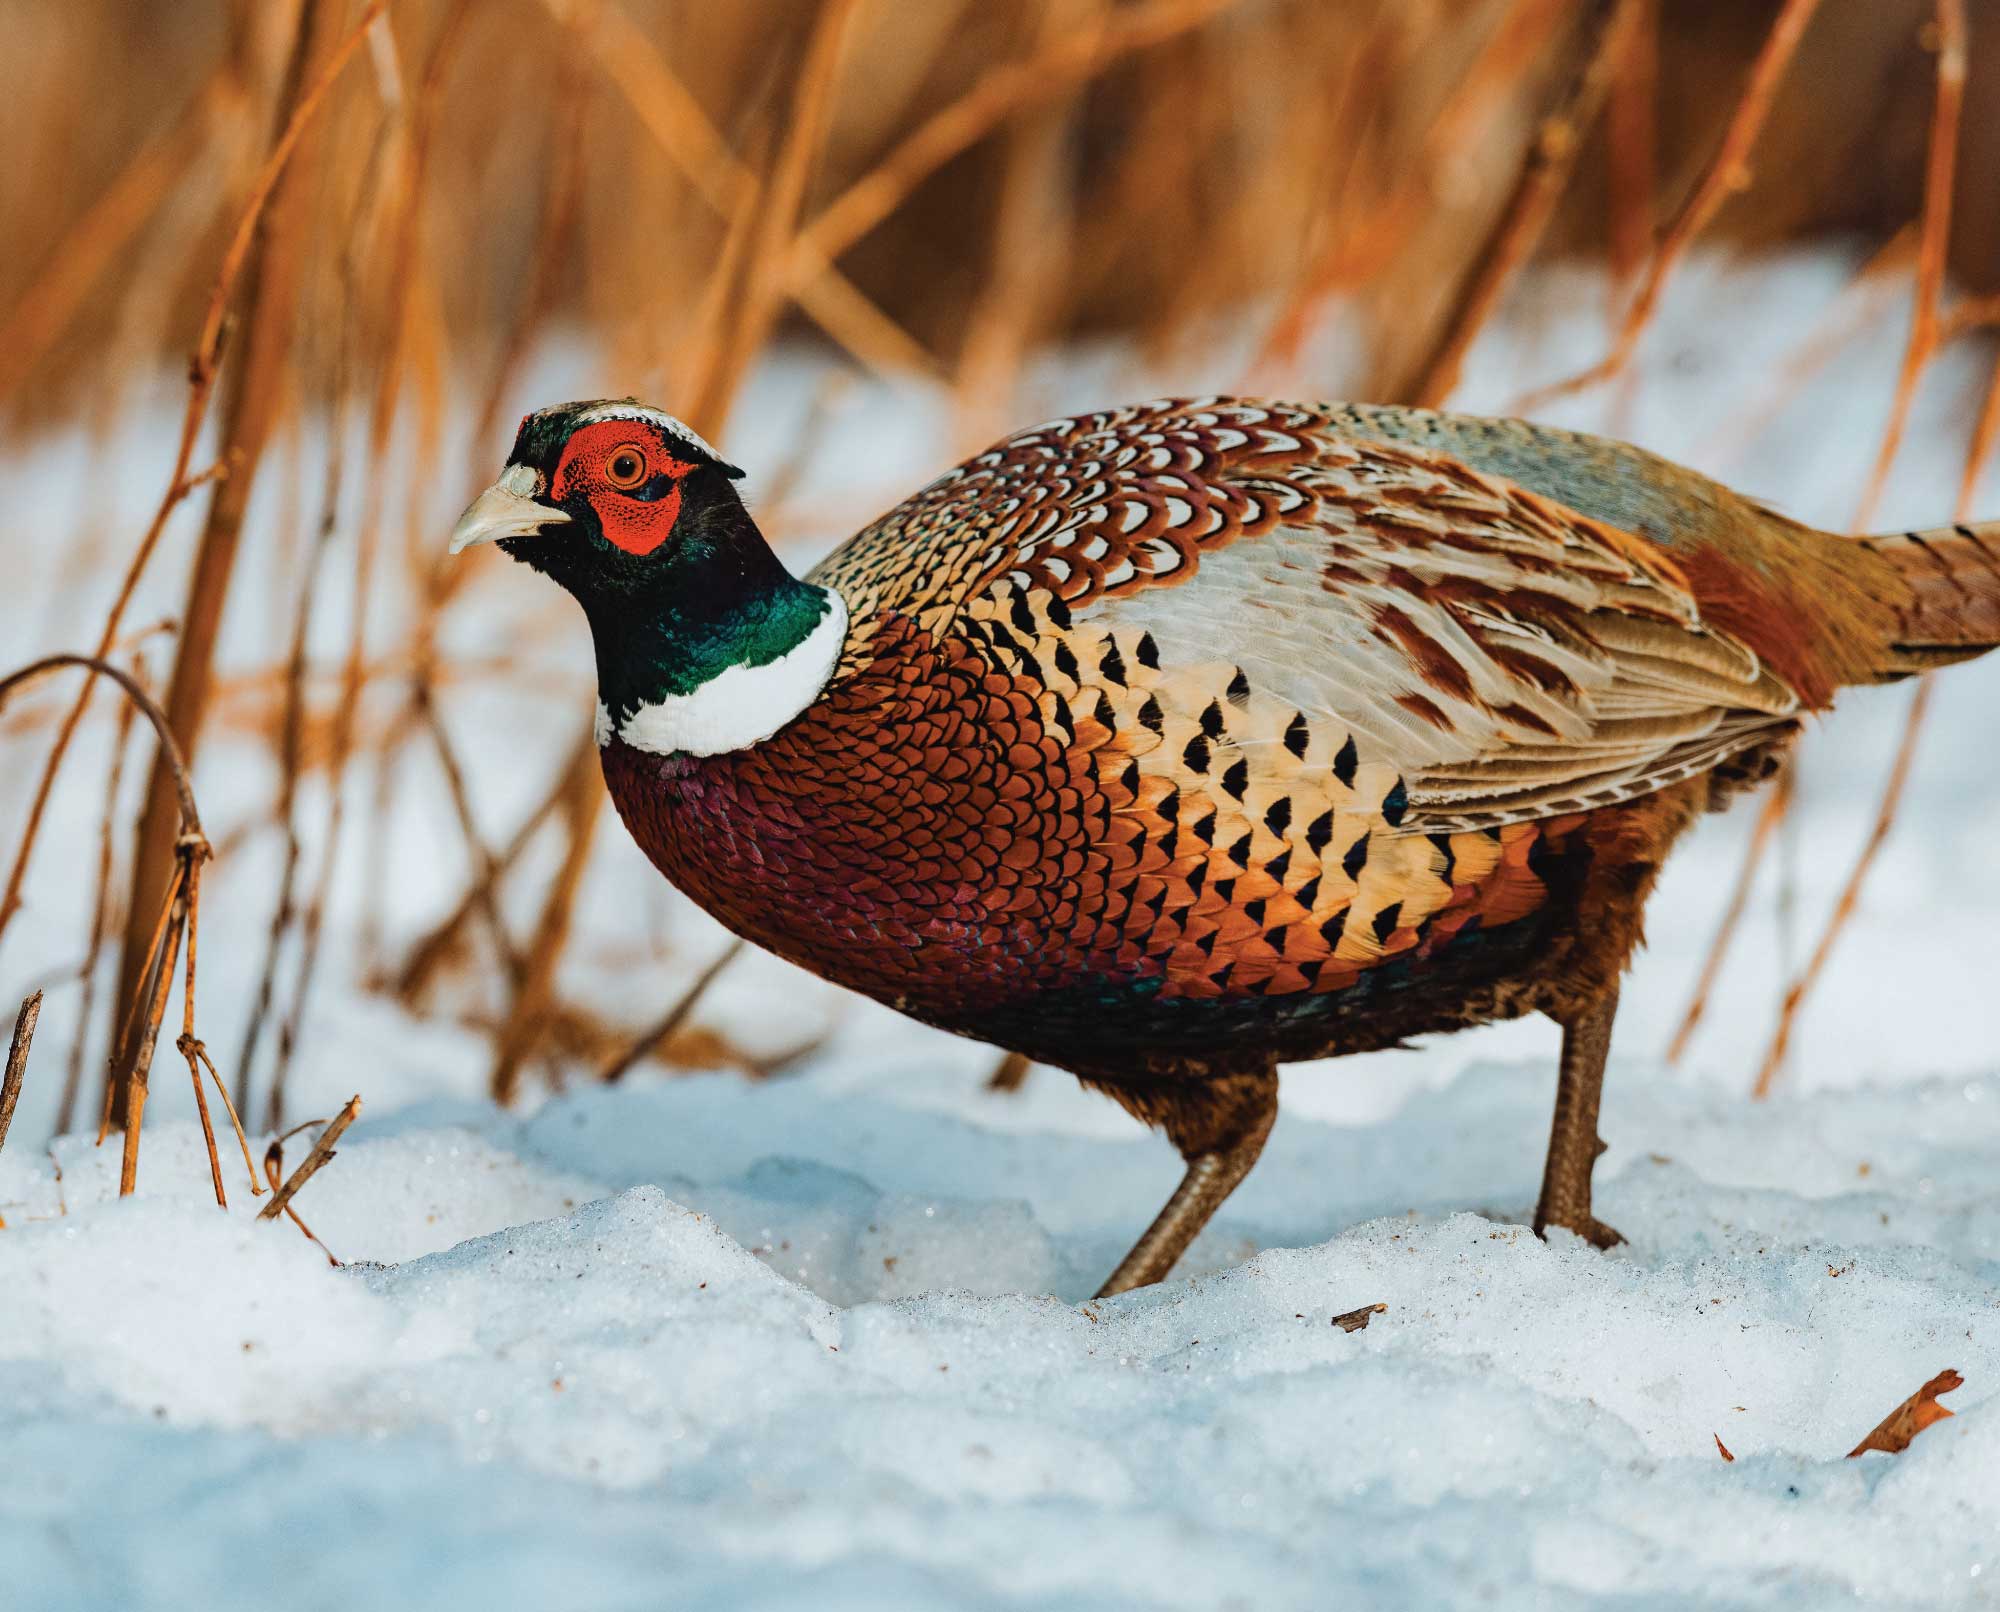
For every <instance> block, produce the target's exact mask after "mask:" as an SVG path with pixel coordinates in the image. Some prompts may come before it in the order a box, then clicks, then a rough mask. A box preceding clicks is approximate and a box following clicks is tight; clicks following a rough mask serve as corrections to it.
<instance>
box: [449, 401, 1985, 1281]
mask: <svg viewBox="0 0 2000 1612" xmlns="http://www.w3.org/2000/svg"><path fill="white" fill-rule="evenodd" d="M741 476H742V472H741V471H739V470H737V469H735V468H734V467H732V466H731V465H729V464H726V463H724V462H723V460H722V459H721V458H720V457H719V456H718V455H717V453H716V452H715V450H714V449H713V448H711V447H710V446H709V445H708V444H707V443H706V442H704V441H703V440H702V439H701V438H700V437H699V436H698V435H696V434H695V433H694V432H693V431H692V430H690V429H689V428H688V427H687V426H685V425H683V424H682V423H680V422H679V421H677V420H675V419H674V418H673V417H672V416H670V415H668V414H665V413H662V412H660V411H658V410H656V409H651V408H646V407H642V406H640V405H638V404H636V403H634V402H631V401H629V400H627V401H620V402H593V403H570V404H564V405H561V406H559V407H555V408H549V409H544V410H542V411H540V412H539V413H535V414H531V415H529V416H528V417H527V418H526V419H525V420H523V421H522V423H521V428H520V431H519V434H518V436H517V437H516V439H515V442H514V447H513V451H512V453H511V455H510V457H509V462H508V465H507V468H506V471H505V473H504V474H503V475H502V476H501V477H500V479H499V481H498V482H497V483H495V485H494V486H492V487H491V488H489V489H488V490H487V491H486V492H484V493H482V494H481V495H480V496H479V497H478V498H477V499H476V500H475V501H474V502H473V504H472V505H471V506H470V508H468V509H467V510H466V512H465V515H464V516H463V518H462V519H461V520H460V522H459V525H458V528H457V530H456V532H455V534H454V536H453V539H452V548H453V551H454V552H457V551H458V550H460V549H462V548H464V547H465V546H466V545H467V544H470V543H476V542H480V541H483V540H487V539H495V540H497V541H498V543H499V545H500V547H501V548H503V549H504V550H506V551H507V552H508V553H509V554H511V555H512V556H513V557H514V558H516V559H519V560H523V561H526V562H527V563H528V564H529V565H531V566H532V567H534V568H535V569H536V570H538V571H542V572H544V573H546V574H547V575H548V576H550V577H552V578H554V579H555V580H556V581H557V582H558V583H560V584H561V585H562V586H563V587H565V588H567V589H568V590H569V591H570V592H571V593H572V594H573V595H574V596H575V597H576V599H577V601H578V602H579V603H580V604H581V605H582V606H583V611H584V614H585V616H586V617H587V618H588V620H589V623H590V627H591V632H592V636H593V639H594V642H595V649H596V659H597V679H598V705H597V739H598V743H599V746H600V753H601V758H602V762H603V769H604V777H605V781H606V783H607V785H608V786H609V789H610V793H611V797H612V799H613V801H614V802H615V803H616V804H617V807H618V811H619V813H620V815H621V816H622V817H623V819H624V821H625V823H626V825H627V827H628V828H629V829H630V831H631V833H632V836H633V838H634V839H636V840H637V841H638V843H639V845H640V846H641V847H643V848H644V850H645V852H646V853H647V855H648V856H649V857H650V858H651V859H652V860H653V862H654V863H655V864H657V866H658V867H659V868H660V870H661V871H662V872H663V873H664V874H665V875H666V876H667V877H668V878H669V879H670V880H672V881H673V882H674V883H675V884H676V885H678V886H679V887H680V888H681V889H682V890H684V891H685V892H686V893H687V894H688V895H690V896H691V897H692V898H693V899H694V900H695V901H696V902H698V903H699V904H700V905H702V906H703V907H705V908H706V909H707V910H708V911H709V912H711V913H712V914H714V915H715V917H717V918H718V919H720V920H721V922H722V923H724V924H725V925H727V926H728V927H729V928H730V929H732V930H734V931H735V932H736V933H737V934H739V935H743V936H746V937H748V938H749V939H751V940H753V941H755V942H757V943H758V944H760V945H762V946H765V947H767V948H769V949H770V950H772V951H774V952H776V953H777V954H778V955H780V956H782V957H785V958H788V959H789V960H791V961H792V962H794V963H796V964H799V965H800V966H802V967H805V968H807V969H810V970H812V971H814V972H815V973H817V974H820V975H823V976H825V977H826V978H828V979H831V980H834V981H836V982H838V983H840V984H842V985H844V986H847V987H850V988H852V989H854V990H857V991H861V992H863V993H865V994H867V995H869V996H871V997H874V998H875V999H877V1000H878V1001H881V1002H885V1003H887V1004H888V1005H890V1006H891V1007H894V1008H896V1009H898V1010H899V1011H901V1012H903V1013H905V1014H908V1015H910V1016H911V1017H913V1018H916V1019H919V1020H921V1021H923V1022H925V1023H928V1024H932V1025H936V1026H939V1027H942V1028H944V1029H946V1030H951V1031H955V1032H958V1033H960V1034H963V1035H967V1036H972V1037H976V1038H978V1039H980V1040H983V1041H986V1042H989V1043H992V1044H994V1045H996V1046H999V1047H1003V1048H1007V1049H1010V1050H1013V1051H1016V1052H1018V1053H1021V1054H1023V1055H1025V1056H1026V1057H1028V1058H1032V1059H1035V1060H1037V1061H1040V1062H1045V1063H1049V1064H1053V1065H1057V1066H1059V1067H1061V1068H1064V1069H1067V1070H1069V1071H1071V1072H1072V1073H1074V1074H1075V1075H1076V1076H1078V1077H1079V1078H1080V1079H1081V1080H1082V1081H1083V1082H1084V1084H1085V1085H1086V1086H1089V1087H1092V1088H1095V1089H1097V1090H1099V1091H1102V1092H1104V1093H1105V1094H1107V1095H1108V1096H1110V1097H1111V1098H1113V1099H1114V1100H1116V1101H1117V1102H1118V1103H1120V1104H1122V1105H1123V1106H1124V1107H1125V1108H1126V1109H1127V1110H1129V1111H1130V1112H1131V1113H1132V1114H1134V1115H1136V1116H1137V1117H1138V1118H1139V1119H1141V1120H1142V1121H1145V1122H1146V1123H1148V1124H1150V1125H1153V1126H1156V1127H1160V1128H1163V1129H1164V1131H1165V1133H1166V1135H1167V1137H1168V1139H1169V1140H1170V1141H1171V1142H1172V1143H1173V1144H1174V1145H1175V1146H1176V1147H1177V1148H1179V1150H1180V1152H1181V1154H1182V1156H1183V1158H1184V1160H1185V1162H1186V1173H1185V1176H1184V1178H1183V1180H1182V1182H1181V1184H1180V1186H1179V1188H1178V1189H1177V1190H1176V1191H1175V1192H1174V1194H1173V1196H1172V1198H1171V1199H1170V1200H1169V1201H1168V1203H1167V1204H1166V1206H1165V1207H1164V1208H1163V1209H1162V1210H1161V1211H1160V1213H1159V1215H1158V1217H1157V1218H1156V1219H1155V1220H1154V1221H1153V1223H1152V1225H1151V1226H1150V1228H1149V1229H1148V1230H1147V1231H1146V1232H1145V1233H1144V1235H1143V1236H1141V1237H1140V1239H1139V1241H1138V1243H1137V1244H1136V1245H1135V1246H1134V1248H1133V1249H1132V1251H1131V1253H1130V1254H1129V1255H1128V1256H1127V1257H1126V1258H1125V1260H1124V1261H1123V1262H1122V1263H1121V1264H1120V1265H1119V1266H1118V1268H1117V1270H1116V1271H1115V1272H1114V1273H1113V1274H1112V1275H1111V1277H1110V1279H1109V1280H1108V1281H1107V1282H1106V1283H1105V1284H1104V1288H1103V1293H1105V1294H1110V1293H1116V1292H1121V1291H1124V1290H1126V1289H1128V1288H1132V1287H1137V1286H1141V1285H1144V1284H1147V1283H1151V1282H1156V1281H1158V1280H1160V1279H1161V1278H1163V1277H1164V1276H1165V1275H1166V1274H1167V1273H1168V1272H1169V1271H1170V1270H1171V1269H1172V1267H1173V1265H1174V1264H1175V1262H1176V1261H1177V1260H1178V1259H1179V1257H1180V1255H1181V1253H1182V1251H1183V1250H1184V1249H1185V1248H1186V1247H1187V1245H1188V1244H1189V1242H1190V1241H1192V1239H1193V1238H1194V1236H1195V1235H1196V1234H1197V1233H1198V1232H1199V1231H1200V1229H1201V1227H1202V1226H1203V1225H1204V1224H1205V1223H1206V1222H1207V1220H1208V1219H1209V1217H1210V1216H1211V1215H1212V1214H1213V1213H1214V1212H1215V1210H1216V1208H1217V1207H1218V1205H1220V1204H1221V1203H1222V1201H1223V1200H1224V1199H1225V1198H1226V1197H1227V1196H1228V1194H1229V1193H1230V1192H1231V1190H1233V1189H1234V1187H1235V1186H1236V1185H1237V1183H1238V1182H1240V1181H1241V1180H1242V1179H1243V1177H1244V1176H1245V1174H1246V1173H1247V1172H1248V1171H1249V1170H1250V1168H1251V1166H1252V1165H1253V1164H1254V1162H1255V1161H1256V1159H1257V1156H1258V1153H1259V1151H1260V1150H1261V1149H1262V1147H1263V1144H1264V1140H1265V1137H1266V1135H1267V1134H1268V1133H1269V1131H1270V1128H1271V1123H1272V1120H1273V1118H1274V1117H1275V1113H1276V1107H1277V1073H1276V1070H1277V1066H1278V1065H1279V1064H1281V1063H1285V1062H1292V1061H1297V1060H1302V1059H1310V1058H1321V1057H1326V1056H1329V1055H1333V1054H1339V1053H1348V1052H1358V1051H1365V1050H1369V1049H1373V1048H1380V1047H1386V1046H1393V1045H1396V1044H1398V1043H1400V1042H1402V1041H1404V1040H1405V1039H1406V1038H1408V1037H1410V1036H1413V1035H1419V1034H1424V1033H1429V1032H1435V1031H1443V1030H1451V1029H1455V1028H1459V1027H1463V1026H1468V1025H1473V1024H1479V1023H1483V1022H1486V1021H1490V1020H1495V1019H1505V1018H1512V1017H1515V1016H1518V1015H1522V1014H1527V1013H1531V1012H1541V1013H1545V1014H1547V1015H1549V1016H1550V1017H1552V1018H1553V1019H1554V1020H1555V1021H1556V1022H1557V1023H1558V1024H1559V1025H1560V1026H1561V1028H1562V1032H1563V1037H1562V1052H1561V1058H1560V1064H1559V1071H1558V1082H1557V1093H1556V1103H1555V1116H1554V1122H1553V1125H1552V1129H1551V1136H1550V1142H1549V1150H1548V1156H1547V1163H1546V1167H1545V1171H1544V1177H1543V1185H1542V1191H1541V1196H1540V1200H1539V1202H1538V1204H1537V1207H1536V1211H1535V1217H1534V1225H1535V1229H1536V1230H1537V1231H1538V1232H1545V1231H1546V1230H1547V1229H1548V1228H1549V1227H1552V1226H1553V1227H1563V1228H1566V1229H1568V1230H1569V1231H1571V1232H1574V1233H1576V1234H1578V1235H1580V1236H1582V1237H1584V1238H1586V1239H1588V1240H1589V1241H1591V1242H1592V1243H1595V1244H1597V1245H1598V1246H1600V1247H1609V1246H1611V1245H1613V1244H1614V1243H1616V1242H1618V1241H1620V1240H1621V1239H1620V1238H1619V1236H1618V1234H1617V1233H1616V1232H1615V1231H1613V1230H1612V1229H1611V1228H1610V1227H1608V1226H1606V1225H1604V1224H1603V1223H1602V1222H1601V1221H1599V1220H1598V1219H1597V1218H1596V1217H1595V1216H1594V1215H1593V1214H1592V1210H1591V1170H1592V1165H1593V1164H1594V1162H1595V1160H1596V1157H1597V1155H1598V1153H1599V1152H1601V1151H1602V1144H1601V1143H1600V1141H1599V1139H1598V1135H1597V1120H1598V1102H1599V1093H1600V1090H1601V1086H1602V1081H1603V1073H1604V1063H1605V1056H1606V1052H1607V1050H1608V1048H1609V1046H1610V1041H1611V1029H1612V1020H1613V1016H1614V1014H1615V1012H1616V1009H1617V1002H1618V988H1619V980H1620V978H1621V976H1622V974H1623V972H1624V970H1625V968H1626V966H1627V963H1628V961H1629V960H1630V958H1631V956H1632V954H1633V951H1634V948H1635V947H1636V946H1637V945H1638V943H1639V940H1640V927H1641V916H1642V912H1643V909H1644V906H1645V903H1646V899H1647V896H1648V893H1649V892H1650V891H1651V889H1652V887H1653V883H1654V879H1655V876H1656V875H1657V873H1658V871H1659V868H1660V864H1661V861H1662V859H1663V858H1664V857H1665V856H1666V854H1667V852H1668V851H1669V849H1670V848H1671V847H1672V846H1673V844H1674V842H1675V840H1676V839H1677V838H1678V837H1679V836H1680V835H1681V834H1682V833H1683V832H1684V831H1685V830H1686V829H1687V828H1688V826H1689V824H1690V823H1691V822H1693V821H1694V819H1695V818H1696V817H1697V816H1698V815H1699V814H1700V813H1701V812H1703V811H1704V810H1708V809H1713V808H1717V807H1720V806H1721V805H1723V804H1725V803H1726V802H1727V801H1728V800H1729V798H1730V797H1731V796H1732V795H1733V794H1735V793H1737V792H1738V791H1740V790H1742V789H1744V788H1746V787H1748V786H1751V785H1754V784H1756V783H1758V782H1759V781H1761V780H1762V779H1764V778H1766V777H1767V776H1769V775H1770V774H1771V772H1772V771H1773V770H1774V769H1775V768H1776V766H1777V765H1778V763H1779V761H1780V759H1781V758H1782V755H1783V753H1784V751H1785V750H1786V748H1787V747H1788V746H1789V745H1790V744H1791V743H1792V742H1793V741H1794V739H1795V738H1796V737H1797V735H1798V732H1799V726H1800V722H1801V719H1802V718H1803V717H1804V716H1805V715H1806V714H1807V713H1809V712H1815V711H1821V710H1824V709H1826V708H1827V706H1828V705H1829V704H1830V703H1831V702H1832V699H1833V697H1834V694H1835V692H1836V691H1837V690H1838V689H1840V688H1841V687H1843V686H1846V685H1849V684H1862V683H1878V682H1884V681H1888V680H1891V679H1895V678H1899V677H1903V676H1905V675H1908V674H1910V673H1913V672H1917V671H1922V670H1925V669H1927V668H1930V667H1933V666H1940V665H1944V664H1947V663H1949V662H1953V661H1957V660H1962V659H1965V658H1968V657H1970V656H1973V655H1976V654H1978V653H1980V652H1981V651H1983V650H1986V649H1989V648H1991V647H1993V646H1994V645H1995V644H2000V525H1992V526H1985V527H1971V526H1958V527H1953V528H1949V529H1945V530H1941V531H1933V532H1921V533H1917V532H1909V533H1900V534H1893V535H1887V536H1881V537H1872V538H1865V539H1850V538H1845V537H1838V536H1833V535H1830V534H1827V533H1824V532H1819V531H1815V530H1813V529H1811V528H1809V527H1807V526H1804V525H1801V524H1799V523H1798V522H1796V521H1792V520H1789V519H1787V518H1785V517H1784V516H1782V515H1779V514H1777V513H1775V512H1773V511H1771V510H1769V509H1766V508H1764V507H1763V506H1761V505H1759V504H1757V503H1754V502H1752V501H1750V500H1749V499H1747V498H1744V497H1741V496H1739V495H1737V494H1736V493H1733V492H1731V491H1730V490H1728V489H1727V488H1725V487H1722V486H1720V485H1718V484H1717V483H1715V482H1712V481H1710V480H1708V479H1706V478H1705V477H1702V476H1700V475H1697V474H1695V473H1694V472H1692V471H1689V470H1685V469H1682V468H1680V467H1679V466H1677V465H1674V464H1672V463H1669V462H1668V461H1666V460H1663V459H1660V458H1657V457H1655V456H1653V455H1651V454H1649V453H1645V452H1642V451H1641V450H1639V449H1637V448H1632V447H1628V446H1626V445H1624V444H1621V443H1617V442H1613V441H1608V440H1605V439H1601V438H1596V437H1591V436H1585V435H1581V434H1576V433H1572V432H1567V431H1560V430H1555V429H1551V428H1549V427H1545V426H1539V425H1533V424H1529V423H1527V422H1524V421H1520V420H1504V419H1477V418H1471V417H1467V416H1460V415H1452V414H1439V413H1431V412H1427V411H1423V410H1417V409H1403V408H1375V407H1365V406H1361V405H1349V404H1334V403H1328V404H1304V403H1284V402H1265V401H1250V400H1238V399H1229V398H1209V399H1203V400H1196V401H1180V400H1173V401H1164V402H1154V403H1145V404H1139V405H1135V406H1131V407H1125V408H1117V409H1111V410H1107V411H1105V412H1102V413H1096V414H1088V415H1079V416H1077V417H1075V418H1072V419H1063V420H1056V421H1052V422H1050V423H1049V424H1046V425H1042V426H1039V427H1037V428H1035V429H1033V430H1030V431H1025V432H1023V433H1021V434H1020V435H1017V436H1014V437H1011V438H1009V439H1008V440H1006V441H1004V442H1002V443H1000V444H999V445H998V446H996V447H994V448H992V449H991V450H989V451H988V452H985V453H982V454H980V455H979V456H978V457H976V458H973V459H970V460H968V461H966V462H965V463H964V464H961V465H959V466H958V467H957V468H955V469H953V470H950V471H948V472H946V473H945V474H944V475H943V476H942V477H940V478H939V479H938V480H937V481H935V482H933V483H932V484H931V485H930V486H928V487H926V488H925V489H924V490H923V491H921V492H919V493H917V494H915V495H914V496H913V497H911V498H909V499H907V500H906V501H905V502H903V503H901V504H899V505H897V506H896V507H895V508H894V509H892V510H890V511H889V512H888V513H887V514H886V515H884V516H882V517H881V518H880V519H879V520H877V521H876V522H875V523H874V524H873V525H871V526H869V527H867V528H866V529H865V530H863V531H862V532H860V533H859V534H858V535H856V536H855V537H853V538H852V539H850V540H849V541H848V542H847V543H846V544H845V545H844V546H842V547H841V548H840V549H838V550H837V551H835V553H834V554H833V555H832V556H831V557H829V558H828V559H827V560H826V561H825V562H824V563H823V564H821V565H820V566H819V567H817V568H816V569H815V570H813V571H812V572H810V573H809V574H808V575H806V576H805V577H804V578H803V579H799V578H794V577H793V576H792V575H791V574H790V573H789V572H788V571H787V570H786V569H785V568H784V566H783V565H781V564H780V563H779V561H778V560H777V559H776V557H775V556H774V555H773V554H772V552H771V550H770V549H769V547H768V546H767V545H766V544H765V542H764V539H763V538H762V536H761V535H760V534H759V532H758V530H757V526H756V524H755V522H754V521H753V520H752V518H751V516H750V515H749V513H748V512H747V511H746V510H745V508H744V506H743V503H742V501H741V499H740V498H739V497H738V494H737V492H736V489H735V487H734V485H733V484H734V482H735V481H736V480H738V479H740V478H741Z"/></svg>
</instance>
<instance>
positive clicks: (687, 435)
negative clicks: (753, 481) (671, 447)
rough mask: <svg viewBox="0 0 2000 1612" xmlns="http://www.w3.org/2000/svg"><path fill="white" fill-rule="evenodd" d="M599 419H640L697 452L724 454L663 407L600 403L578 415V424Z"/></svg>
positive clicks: (591, 423) (717, 456)
mask: <svg viewBox="0 0 2000 1612" xmlns="http://www.w3.org/2000/svg"><path fill="white" fill-rule="evenodd" d="M599 420H639V421H642V422H643V423H645V424H647V425H651V426H657V427H658V428H659V429H660V430H661V431H663V432H665V433H666V434H667V435H668V436H670V437H677V438H679V439H680V440H681V441H682V442H685V443H686V444H687V445H688V446H689V447H690V448H693V449H694V450H695V451H696V452H697V453H700V454H703V455H705V456H706V457H708V458H710V459H717V460H719V459H721V458H722V455H721V454H719V453H717V452H716V451H715V449H714V448H712V447H711V446H709V444H708V443H707V442H706V441H704V440H703V438H702V436H701V433H700V432H698V431H696V430H695V429H694V427H693V426H691V425H687V424H685V423H684V422H682V421H680V420H676V419H675V418H674V417H673V416H672V415H671V414H668V413H666V412H665V411H664V410H662V409H649V408H647V407H646V405H645V404H643V403H600V404H598V405H597V406H596V407H595V408H589V409H585V410H584V411H583V412H582V413H581V414H579V415H577V417H576V423H577V424H578V425H595V424H596V423H597V422H598V421H599Z"/></svg>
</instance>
